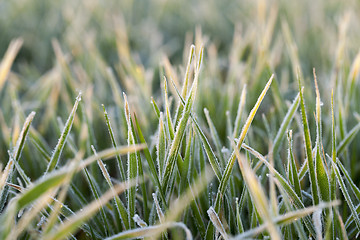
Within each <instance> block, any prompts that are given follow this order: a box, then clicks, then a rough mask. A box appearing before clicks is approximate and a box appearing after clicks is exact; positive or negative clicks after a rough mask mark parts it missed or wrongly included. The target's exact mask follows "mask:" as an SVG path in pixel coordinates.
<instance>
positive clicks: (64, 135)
mask: <svg viewBox="0 0 360 240" xmlns="http://www.w3.org/2000/svg"><path fill="white" fill-rule="evenodd" d="M80 101H81V92H80V93H79V95H78V96H77V98H76V101H75V104H74V107H73V109H72V111H71V113H70V115H69V118H68V119H67V121H66V124H65V127H64V129H63V131H62V133H61V135H60V138H59V141H58V143H57V145H56V147H55V149H54V151H53V153H52V155H51V159H50V162H49V164H48V166H47V169H46V172H45V174H47V173H48V172H51V171H52V170H54V169H55V168H56V166H57V164H58V162H59V159H60V155H61V153H62V151H63V149H64V146H65V143H66V139H67V137H68V136H69V134H70V130H71V128H72V125H73V122H74V118H75V113H76V109H77V107H78V105H79V102H80Z"/></svg>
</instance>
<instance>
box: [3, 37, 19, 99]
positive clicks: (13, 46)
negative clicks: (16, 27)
mask: <svg viewBox="0 0 360 240" xmlns="http://www.w3.org/2000/svg"><path fill="white" fill-rule="evenodd" d="M22 44H23V40H22V39H21V38H18V39H15V40H12V41H11V42H10V45H9V47H8V49H7V51H6V53H5V56H4V58H3V59H2V61H1V63H0V92H1V90H2V88H3V86H4V84H5V81H6V79H7V76H8V74H9V72H10V69H11V66H12V65H13V62H14V60H15V57H16V55H17V53H18V52H19V50H20V48H21V46H22Z"/></svg>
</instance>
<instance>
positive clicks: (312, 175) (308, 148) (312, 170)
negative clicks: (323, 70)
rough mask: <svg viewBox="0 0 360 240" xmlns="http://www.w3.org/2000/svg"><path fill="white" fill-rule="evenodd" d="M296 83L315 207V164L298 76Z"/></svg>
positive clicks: (317, 199) (316, 200) (316, 196)
mask: <svg viewBox="0 0 360 240" xmlns="http://www.w3.org/2000/svg"><path fill="white" fill-rule="evenodd" d="M298 83H299V91H300V106H301V117H302V124H303V131H304V141H305V151H306V157H307V164H308V168H309V174H310V185H311V195H312V197H313V205H317V204H319V193H318V186H317V180H316V172H315V164H314V159H313V154H312V146H311V138H310V130H309V125H308V120H307V116H306V110H305V100H304V96H303V90H302V88H301V82H300V76H298Z"/></svg>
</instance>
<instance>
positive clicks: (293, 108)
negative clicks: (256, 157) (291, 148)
mask: <svg viewBox="0 0 360 240" xmlns="http://www.w3.org/2000/svg"><path fill="white" fill-rule="evenodd" d="M299 103H300V94H298V95H297V96H296V97H295V99H294V101H293V103H292V104H291V106H290V108H289V110H288V112H287V113H286V115H285V118H284V120H283V121H282V123H281V125H280V128H279V131H278V132H277V134H276V136H275V139H274V145H273V148H272V154H273V156H276V155H277V154H278V152H279V148H280V146H281V142H282V139H283V138H284V135H285V132H286V129H287V128H288V127H289V125H290V123H291V121H292V119H293V117H294V114H295V112H296V110H297V108H298V107H299Z"/></svg>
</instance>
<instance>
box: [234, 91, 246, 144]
mask: <svg viewBox="0 0 360 240" xmlns="http://www.w3.org/2000/svg"><path fill="white" fill-rule="evenodd" d="M246 92H247V91H246V84H245V85H244V87H243V89H242V91H241V95H240V101H239V106H238V109H237V113H236V118H235V126H234V132H233V135H232V137H233V139H235V138H236V137H237V136H239V134H240V125H241V118H242V115H243V112H244V108H245V101H246Z"/></svg>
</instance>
